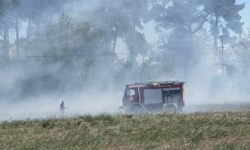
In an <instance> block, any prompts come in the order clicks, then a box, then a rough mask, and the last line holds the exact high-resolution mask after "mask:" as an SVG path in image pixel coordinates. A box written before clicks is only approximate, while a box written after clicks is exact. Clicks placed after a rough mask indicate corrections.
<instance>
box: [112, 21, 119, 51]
mask: <svg viewBox="0 0 250 150" xmlns="http://www.w3.org/2000/svg"><path fill="white" fill-rule="evenodd" d="M117 36H118V28H117V26H115V36H114V45H113V53H115V50H116V43H117Z"/></svg>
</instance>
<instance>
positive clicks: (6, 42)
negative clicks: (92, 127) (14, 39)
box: [4, 26, 9, 56]
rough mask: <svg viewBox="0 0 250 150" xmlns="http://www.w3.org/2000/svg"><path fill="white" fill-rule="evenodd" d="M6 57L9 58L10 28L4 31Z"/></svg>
mask: <svg viewBox="0 0 250 150" xmlns="http://www.w3.org/2000/svg"><path fill="white" fill-rule="evenodd" d="M4 55H5V56H9V28H8V26H6V27H5V29H4Z"/></svg>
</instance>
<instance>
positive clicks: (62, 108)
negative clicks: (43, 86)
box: [60, 101, 65, 117]
mask: <svg viewBox="0 0 250 150" xmlns="http://www.w3.org/2000/svg"><path fill="white" fill-rule="evenodd" d="M64 110H65V106H64V101H62V102H61V104H60V112H61V115H62V117H63V116H64Z"/></svg>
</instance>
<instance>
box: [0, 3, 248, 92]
mask: <svg viewBox="0 0 250 150" xmlns="http://www.w3.org/2000/svg"><path fill="white" fill-rule="evenodd" d="M244 8H245V4H238V3H237V1H236V0H136V1H134V0H119V1H112V0H94V1H91V2H89V1H87V0H0V47H1V52H0V54H1V56H2V57H1V58H2V60H1V66H2V67H5V68H7V70H8V69H9V68H12V67H13V66H18V67H20V68H22V67H23V68H26V67H27V66H33V67H34V63H35V64H36V65H37V66H36V65H35V67H36V68H39V69H38V70H40V72H41V71H42V73H39V71H38V72H36V73H34V71H31V72H30V74H29V75H27V76H29V78H25V79H24V78H22V80H20V81H22V82H23V83H22V84H20V86H21V87H22V88H21V89H22V90H21V92H20V91H19V92H20V93H25V91H26V92H27V91H30V89H31V88H32V87H33V88H32V89H36V88H37V87H39V88H38V89H39V90H37V91H39V92H40V91H42V89H47V90H48V89H60V90H59V91H61V90H62V89H63V90H68V89H70V88H72V87H79V86H83V85H84V86H86V85H88V84H90V83H89V81H91V84H93V83H95V82H96V83H97V84H100V83H99V82H100V81H96V80H95V79H94V80H93V77H94V78H95V77H96V76H98V75H99V76H100V78H101V79H102V80H101V82H103V83H105V84H103V86H104V87H105V85H106V83H107V82H109V81H113V82H116V83H117V81H122V82H120V83H126V82H132V81H142V80H155V79H159V76H166V77H171V76H174V77H176V78H180V79H185V77H187V76H188V75H189V74H190V73H191V72H192V71H193V69H194V68H196V66H197V65H198V64H199V63H200V61H201V60H202V58H203V55H204V54H205V53H204V50H205V49H209V50H211V51H213V53H214V55H215V56H216V58H217V59H216V63H215V65H218V66H219V67H221V68H222V69H223V70H224V68H226V69H225V72H226V73H228V74H229V73H230V69H231V68H233V66H234V64H232V63H230V62H229V61H227V60H229V59H228V58H226V57H230V56H226V54H225V53H226V50H227V49H226V47H227V48H228V49H230V50H231V49H234V50H235V51H237V53H236V56H237V57H239V59H238V60H240V61H242V60H244V62H243V61H242V63H240V64H244V65H246V64H250V60H249V58H248V55H249V49H250V48H249V47H250V46H249V41H250V40H249V37H250V36H249V34H248V33H243V21H242V20H241V16H240V11H241V10H243V9H244ZM150 22H153V26H152V28H154V30H155V32H156V33H157V35H158V36H159V40H158V41H157V42H156V43H154V45H152V44H149V42H148V40H147V39H146V34H145V32H147V31H145V30H144V27H145V25H146V24H148V23H150ZM149 34H150V33H149ZM120 41H122V43H124V45H125V46H124V47H126V49H127V51H128V52H127V54H126V55H123V56H122V55H120V53H121V52H120V48H121V46H120V45H119V42H120ZM222 42H223V45H221V44H222ZM121 57H123V60H122V59H121ZM224 57H225V58H224ZM242 58H244V59H242ZM6 62H8V63H6ZM16 62H18V63H16ZM6 66H7V67H6ZM231 70H234V69H231ZM244 70H245V71H246V70H247V69H244ZM21 72H26V71H21ZM231 72H232V71H231ZM38 74H39V75H38ZM39 80H41V81H44V82H41V83H40V84H38V83H37V84H35V85H34V83H33V82H36V81H39ZM51 83H53V86H52V84H51ZM76 85H78V86H76ZM24 89H27V90H24ZM45 91H46V90H45ZM48 91H50V90H48ZM28 93H29V92H28Z"/></svg>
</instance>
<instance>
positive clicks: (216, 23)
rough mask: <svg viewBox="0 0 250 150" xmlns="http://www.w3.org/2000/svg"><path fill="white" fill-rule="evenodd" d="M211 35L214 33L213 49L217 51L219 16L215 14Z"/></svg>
mask: <svg viewBox="0 0 250 150" xmlns="http://www.w3.org/2000/svg"><path fill="white" fill-rule="evenodd" d="M213 32H214V33H213V35H214V49H215V52H216V53H217V52H218V34H219V16H218V15H216V17H215V23H214V29H213Z"/></svg>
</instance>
